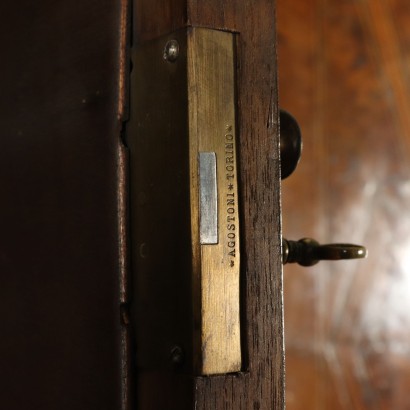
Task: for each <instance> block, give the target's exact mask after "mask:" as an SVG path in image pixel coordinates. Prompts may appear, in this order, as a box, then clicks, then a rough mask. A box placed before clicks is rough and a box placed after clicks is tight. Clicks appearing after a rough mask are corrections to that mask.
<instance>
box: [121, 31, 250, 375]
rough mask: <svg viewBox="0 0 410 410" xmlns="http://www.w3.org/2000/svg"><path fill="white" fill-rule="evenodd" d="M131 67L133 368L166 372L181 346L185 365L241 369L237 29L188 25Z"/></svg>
mask: <svg viewBox="0 0 410 410" xmlns="http://www.w3.org/2000/svg"><path fill="white" fill-rule="evenodd" d="M133 65H134V69H133V73H132V87H131V90H132V91H131V118H130V124H129V127H128V129H127V143H128V146H129V148H130V157H131V161H130V162H131V181H130V182H131V186H130V194H131V221H132V227H131V243H132V244H133V252H132V259H133V260H132V265H133V275H134V280H133V281H134V295H135V299H134V304H133V305H134V307H133V313H134V317H135V327H136V336H137V337H136V349H137V365H138V366H139V367H140V368H141V369H153V368H154V369H159V368H166V367H167V363H168V362H167V361H169V355H168V354H169V352H170V351H172V349H173V348H172V346H178V347H179V349H178V351H179V352H181V351H182V352H184V354H183V355H184V360H182V359H181V362H184V363H183V364H181V367H182V368H183V369H185V370H187V371H191V370H192V371H193V372H194V373H195V374H203V375H210V374H223V373H230V372H237V371H240V370H241V355H242V352H241V343H240V248H239V244H240V229H239V228H240V226H239V209H238V199H239V197H238V180H237V157H236V144H237V139H238V138H237V135H236V115H235V35H234V34H232V33H228V32H222V31H218V30H210V29H204V28H193V29H189V30H184V31H181V32H178V33H174V34H173V35H170V36H167V37H166V38H161V39H158V40H155V41H152V42H150V43H149V44H144V45H143V46H141V47H138V48H137V50H136V53H135V55H134V56H133ZM174 351H175V349H174ZM174 359H175V358H174ZM172 360H173V359H172ZM174 361H175V360H174Z"/></svg>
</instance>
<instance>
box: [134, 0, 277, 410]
mask: <svg viewBox="0 0 410 410" xmlns="http://www.w3.org/2000/svg"><path fill="white" fill-rule="evenodd" d="M164 3H166V4H164ZM159 11H163V13H159ZM151 16H152V19H151ZM149 17H150V19H149ZM185 26H194V27H195V26H201V27H208V28H214V29H222V30H228V31H234V32H236V33H238V35H237V38H238V40H237V88H238V90H237V92H238V131H239V152H238V159H239V166H240V185H239V191H240V195H241V206H240V214H241V217H242V219H241V226H242V238H243V240H242V244H241V255H242V258H243V259H242V260H243V263H242V271H241V275H242V279H241V281H242V294H241V305H242V322H241V326H242V339H243V346H244V359H245V365H244V368H243V372H242V373H236V374H232V375H225V376H215V377H199V378H195V379H194V380H193V381H191V382H190V383H192V389H193V402H192V403H191V406H192V408H196V409H203V410H205V409H209V410H211V409H212V410H215V409H221V410H222V409H232V410H234V409H235V410H236V409H252V410H255V409H283V408H284V350H283V301H282V266H281V247H280V241H281V222H280V221H281V214H280V177H279V138H278V106H277V77H276V68H277V67H276V46H275V4H274V2H272V1H265V0H258V1H254V2H248V1H246V2H243V1H216V0H214V1H203V2H194V1H188V2H186V3H185V2H184V1H172V2H155V1H154V2H152V1H151V2H145V1H140V2H137V3H136V8H135V10H134V33H133V39H134V41H135V42H137V43H138V42H140V43H141V42H144V41H147V40H149V39H153V38H156V37H158V36H159V35H162V34H167V33H169V32H172V31H174V30H176V29H177V28H182V27H185ZM159 382H160V378H158V377H157V378H155V376H154V377H153V378H152V384H151V387H152V388H154V387H155V384H157V383H159ZM186 383H187V382H186ZM168 408H170V409H171V408H177V407H173V403H171V402H170V403H168ZM178 408H180V407H178Z"/></svg>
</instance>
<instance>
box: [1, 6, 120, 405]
mask: <svg viewBox="0 0 410 410" xmlns="http://www.w3.org/2000/svg"><path fill="white" fill-rule="evenodd" d="M123 5H124V3H122V2H121V1H106V0H103V1H94V0H84V1H82V2H81V3H78V4H75V5H74V4H71V3H67V2H66V1H60V0H57V1H54V0H53V1H50V0H43V1H40V2H36V3H33V2H31V1H22V2H19V3H16V2H13V1H8V0H6V1H2V2H1V4H0V16H1V24H0V36H1V38H2V64H1V67H0V83H1V86H0V88H1V94H0V109H1V115H0V186H1V194H0V195H1V204H0V230H1V241H0V242H1V250H0V325H1V329H2V331H1V332H2V336H1V338H0V367H1V375H0V385H1V387H0V403H1V404H0V406H1V407H2V408H4V409H9V410H14V409H16V410H20V409H25V408H32V409H60V410H64V409H67V410H68V409H78V410H80V409H84V410H92V409H116V410H117V409H120V408H121V405H122V403H123V400H122V399H123V397H122V396H123V393H124V391H123V385H122V380H123V379H122V375H124V374H125V373H122V370H123V367H122V366H123V358H124V356H123V353H124V350H123V340H124V338H125V337H126V336H125V333H126V331H125V328H124V326H122V325H121V321H120V304H121V300H124V299H123V297H124V293H123V292H120V286H119V277H120V269H119V266H120V264H121V263H122V260H123V259H122V254H121V253H122V251H121V249H122V245H121V244H120V241H121V240H120V238H121V237H122V235H121V233H120V232H119V231H120V227H119V214H122V210H121V206H119V203H120V202H121V201H120V198H121V197H123V193H122V192H120V190H121V189H120V188H119V179H120V174H121V172H122V171H123V170H124V168H125V167H124V166H123V165H122V164H120V163H119V162H118V151H119V149H120V146H121V140H120V134H121V127H122V120H123V114H124V110H123V107H124V94H123V91H124V87H122V86H121V84H122V82H121V78H122V79H124V77H125V75H124V66H123V64H121V61H122V62H124V61H125V59H123V60H122V56H121V54H120V53H119V50H120V49H122V50H125V44H124V42H123V33H124V29H125V25H123V23H124V20H123V16H124V9H123ZM121 216H122V215H120V217H121ZM120 293H121V295H120Z"/></svg>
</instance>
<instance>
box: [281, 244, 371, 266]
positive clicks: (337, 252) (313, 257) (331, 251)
mask: <svg viewBox="0 0 410 410" xmlns="http://www.w3.org/2000/svg"><path fill="white" fill-rule="evenodd" d="M366 257H367V249H366V248H365V247H364V246H360V245H352V244H348V243H333V244H327V245H320V244H319V243H318V242H317V241H315V240H314V239H310V238H304V239H300V240H299V241H288V240H287V239H283V263H284V264H285V263H295V262H297V263H298V264H299V265H302V266H312V265H315V264H316V263H318V262H319V261H321V260H340V259H358V258H366Z"/></svg>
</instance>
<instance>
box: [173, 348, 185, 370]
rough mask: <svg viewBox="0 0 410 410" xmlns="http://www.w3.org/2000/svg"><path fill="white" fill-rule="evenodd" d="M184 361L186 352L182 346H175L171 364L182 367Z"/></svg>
mask: <svg viewBox="0 0 410 410" xmlns="http://www.w3.org/2000/svg"><path fill="white" fill-rule="evenodd" d="M183 361H184V351H183V349H182V347H181V346H173V347H172V348H171V363H172V364H173V365H174V366H180V365H181V364H182V362H183Z"/></svg>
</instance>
